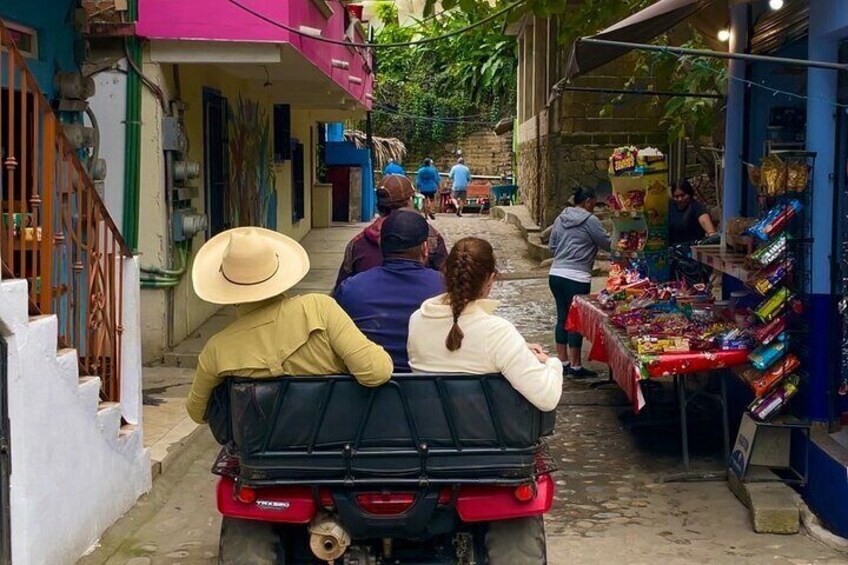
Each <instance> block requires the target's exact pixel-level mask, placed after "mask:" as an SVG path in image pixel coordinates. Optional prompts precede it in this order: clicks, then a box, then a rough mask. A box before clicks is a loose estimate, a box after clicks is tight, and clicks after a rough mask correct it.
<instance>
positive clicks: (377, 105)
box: [373, 102, 512, 120]
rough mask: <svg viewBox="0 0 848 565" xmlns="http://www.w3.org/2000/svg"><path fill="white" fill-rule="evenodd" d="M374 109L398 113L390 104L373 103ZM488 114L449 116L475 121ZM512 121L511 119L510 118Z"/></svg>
mask: <svg viewBox="0 0 848 565" xmlns="http://www.w3.org/2000/svg"><path fill="white" fill-rule="evenodd" d="M373 107H374V108H378V109H380V110H385V111H386V112H399V111H400V110H398V109H397V108H396V107H395V106H392V105H390V104H380V103H379V102H374V105H373ZM486 116H488V114H470V115H468V116H450V118H449V119H451V120H475V119H477V118H485V117H486ZM510 119H512V118H510Z"/></svg>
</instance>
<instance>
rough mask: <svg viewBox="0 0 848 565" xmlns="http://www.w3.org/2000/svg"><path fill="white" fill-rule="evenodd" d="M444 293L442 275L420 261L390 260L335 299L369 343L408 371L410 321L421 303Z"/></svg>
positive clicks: (347, 282) (356, 278)
mask: <svg viewBox="0 0 848 565" xmlns="http://www.w3.org/2000/svg"><path fill="white" fill-rule="evenodd" d="M444 291H445V288H444V281H443V280H442V275H441V274H440V273H439V272H438V271H434V270H432V269H428V268H427V267H425V266H424V265H422V264H421V263H419V262H417V261H410V260H406V259H388V260H386V261H384V262H383V266H382V267H374V268H373V269H369V270H367V271H365V272H363V273H359V274H358V275H355V276H353V277H351V278H349V279H347V280H345V281H344V282H343V283H342V285H341V286H340V287H339V288H338V289H337V290H336V293H335V298H336V301H337V302H338V303H339V305H340V306H341V307H342V308H343V309H344V311H345V312H347V313H348V315H349V316H350V317H351V318H353V322H354V323H355V324H356V327H358V328H359V329H360V330H361V331H362V333H364V334H365V335H366V336H367V337H368V339H370V340H371V341H373V342H374V343H377V344H379V345H382V346H383V348H384V349H385V350H386V351H388V352H389V355H391V356H392V361H394V364H395V370H397V371H408V370H409V358H408V357H407V353H406V339H407V337H408V336H409V318H410V316H412V314H413V312H415V311H416V310H418V309H419V308H420V307H421V303H422V302H424V301H425V300H427V299H428V298H432V297H433V296H438V295H439V294H442V293H443V292H444Z"/></svg>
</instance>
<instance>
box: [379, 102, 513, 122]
mask: <svg viewBox="0 0 848 565" xmlns="http://www.w3.org/2000/svg"><path fill="white" fill-rule="evenodd" d="M371 111H372V112H374V113H375V114H383V115H387V116H397V117H399V118H406V119H410V120H418V121H422V122H436V123H442V124H454V125H471V126H488V127H492V126H494V125H495V124H497V123H498V122H499V121H500V120H496V121H493V122H492V121H488V122H484V121H475V120H465V119H461V118H453V117H444V118H442V117H438V116H420V115H416V114H407V113H404V112H399V111H396V110H391V109H386V108H381V107H377V106H375V107H374V108H372V110H371ZM510 119H512V118H510Z"/></svg>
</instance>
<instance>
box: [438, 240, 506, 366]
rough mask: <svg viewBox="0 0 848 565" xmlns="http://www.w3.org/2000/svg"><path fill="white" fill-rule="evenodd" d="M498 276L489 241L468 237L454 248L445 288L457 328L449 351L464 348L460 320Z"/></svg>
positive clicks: (453, 329)
mask: <svg viewBox="0 0 848 565" xmlns="http://www.w3.org/2000/svg"><path fill="white" fill-rule="evenodd" d="M494 272H495V255H494V252H493V250H492V246H491V245H490V244H489V242H488V241H486V240H483V239H479V238H476V237H466V238H464V239H460V240H459V241H457V242H456V244H455V245H454V246H453V249H452V250H451V253H450V255H449V256H448V260H447V262H446V263H445V286H446V287H447V293H448V300H449V302H450V307H451V313H452V314H453V326H451V329H450V332H448V337H447V339H446V340H445V347H447V349H448V351H456V350H457V349H459V348H460V347H462V340H463V338H464V337H465V334H464V333H463V332H462V328H460V327H459V317H460V316H461V315H462V312H463V311H464V310H465V308H466V306H468V304H469V303H470V302H473V301H474V300H477V299H478V298H480V297H481V294H482V292H483V288H484V287H485V286H486V282H487V281H488V280H489V277H490V276H491V275H492V273H494Z"/></svg>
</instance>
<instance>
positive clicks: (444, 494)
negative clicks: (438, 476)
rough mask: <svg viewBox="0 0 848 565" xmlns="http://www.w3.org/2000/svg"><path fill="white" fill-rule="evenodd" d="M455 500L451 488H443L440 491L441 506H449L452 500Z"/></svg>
mask: <svg viewBox="0 0 848 565" xmlns="http://www.w3.org/2000/svg"><path fill="white" fill-rule="evenodd" d="M452 498H453V493H452V492H451V489H449V488H443V489H442V490H441V491H439V506H447V505H448V504H449V503H450V501H451V499H452Z"/></svg>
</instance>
